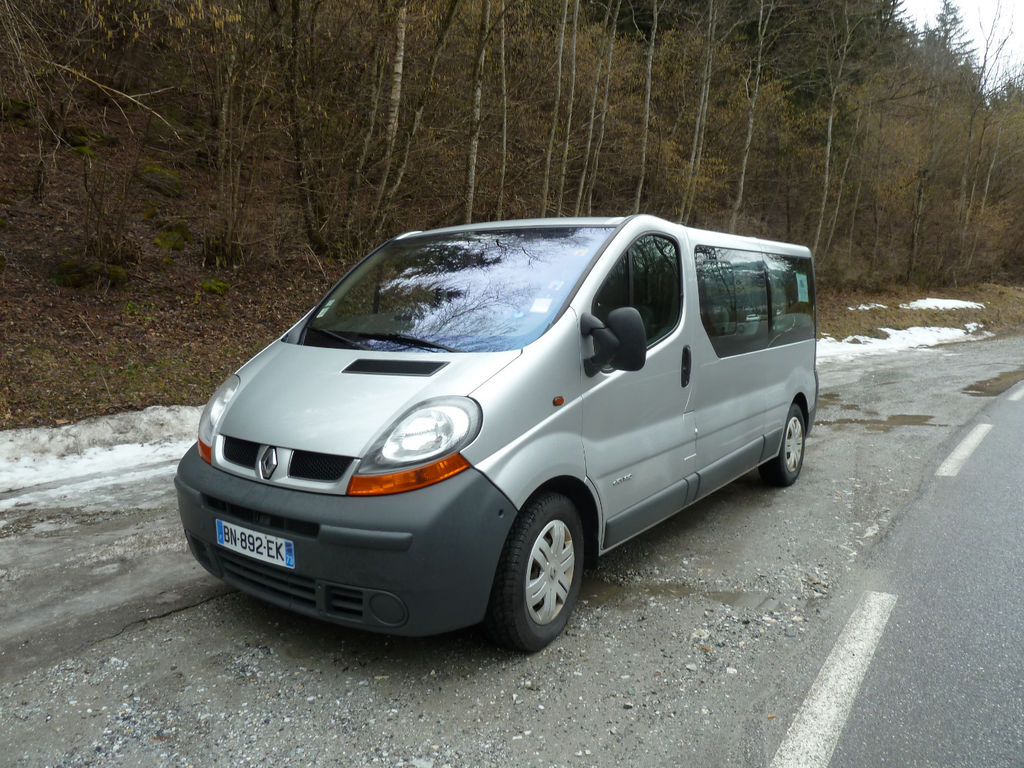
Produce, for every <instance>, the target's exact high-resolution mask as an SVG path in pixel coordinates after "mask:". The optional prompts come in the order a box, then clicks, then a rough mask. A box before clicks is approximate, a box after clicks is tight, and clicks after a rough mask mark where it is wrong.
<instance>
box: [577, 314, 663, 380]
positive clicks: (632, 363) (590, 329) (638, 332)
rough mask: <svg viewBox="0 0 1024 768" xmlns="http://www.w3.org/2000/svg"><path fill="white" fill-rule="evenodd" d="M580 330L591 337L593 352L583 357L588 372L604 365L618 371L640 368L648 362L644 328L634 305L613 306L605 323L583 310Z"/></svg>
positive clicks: (593, 371) (592, 374)
mask: <svg viewBox="0 0 1024 768" xmlns="http://www.w3.org/2000/svg"><path fill="white" fill-rule="evenodd" d="M580 330H581V332H582V333H583V335H584V336H590V337H592V338H593V339H594V356H593V357H590V358H588V359H586V360H584V361H583V371H584V373H586V374H587V376H594V375H596V374H597V372H598V371H600V370H601V369H602V368H604V367H605V366H607V365H610V366H611V367H612V368H615V369H616V370H619V371H639V370H640V369H641V368H643V367H644V364H645V363H646V362H647V332H646V331H645V330H644V321H643V319H642V318H641V317H640V313H639V312H638V311H637V310H636V308H635V307H619V308H617V309H613V310H612V311H611V312H609V313H608V321H607V323H602V322H601V321H600V320H598V319H597V318H596V317H594V316H593V315H591V314H590V313H586V314H584V315H583V317H582V318H580Z"/></svg>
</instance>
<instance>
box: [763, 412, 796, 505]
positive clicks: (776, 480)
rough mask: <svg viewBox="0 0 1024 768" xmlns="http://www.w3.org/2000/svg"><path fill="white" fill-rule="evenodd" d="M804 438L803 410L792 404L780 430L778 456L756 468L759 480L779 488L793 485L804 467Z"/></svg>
mask: <svg viewBox="0 0 1024 768" xmlns="http://www.w3.org/2000/svg"><path fill="white" fill-rule="evenodd" d="M806 437H807V422H806V420H805V419H804V412H803V409H802V408H800V406H799V405H797V404H796V403H793V404H792V405H791V406H789V415H787V416H786V424H785V426H784V427H783V429H782V445H780V446H779V453H778V455H777V456H776V457H775V458H774V459H771V460H770V461H766V462H765V463H764V464H762V465H761V466H759V467H758V468H757V469H758V471H759V472H760V473H761V479H762V480H764V481H765V482H766V483H768V484H769V485H777V486H779V487H780V488H785V487H786V486H789V485H792V484H793V483H795V482H796V479H797V478H798V477H799V476H800V469H801V468H802V467H803V465H804V441H805V439H806Z"/></svg>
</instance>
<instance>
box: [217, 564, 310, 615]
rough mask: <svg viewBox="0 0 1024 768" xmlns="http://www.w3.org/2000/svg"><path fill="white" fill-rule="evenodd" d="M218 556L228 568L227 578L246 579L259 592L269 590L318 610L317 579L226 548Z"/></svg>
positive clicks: (282, 598)
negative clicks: (251, 558)
mask: <svg viewBox="0 0 1024 768" xmlns="http://www.w3.org/2000/svg"><path fill="white" fill-rule="evenodd" d="M217 559H218V560H220V563H221V567H222V568H223V569H224V578H225V580H227V581H229V582H231V581H233V582H235V583H237V582H244V583H245V584H246V585H247V586H248V587H250V588H251V589H253V590H254V591H256V592H257V593H266V594H268V595H269V596H271V597H274V598H277V599H278V600H284V601H285V602H286V603H287V604H289V605H293V606H295V607H298V608H304V609H306V610H310V611H315V610H316V581H314V580H313V579H311V578H309V577H307V576H299V575H298V574H295V573H291V572H290V571H287V570H284V569H282V568H278V567H277V566H273V565H265V564H263V563H261V562H259V561H257V560H250V559H249V558H247V557H242V556H240V555H236V554H234V553H233V552H229V551H227V550H223V549H221V550H218V552H217Z"/></svg>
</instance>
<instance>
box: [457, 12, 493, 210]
mask: <svg viewBox="0 0 1024 768" xmlns="http://www.w3.org/2000/svg"><path fill="white" fill-rule="evenodd" d="M481 6H482V7H481V9H480V29H479V33H478V36H477V49H476V66H475V67H474V68H473V113H472V116H471V118H470V131H469V151H468V152H467V154H466V200H465V209H464V212H463V217H462V218H463V221H464V222H465V223H466V224H469V223H471V222H472V221H473V197H474V195H475V194H476V156H477V150H478V149H479V147H480V123H481V118H480V115H481V106H480V105H481V102H482V96H483V88H484V63H485V61H486V59H487V33H488V27H489V26H490V23H491V0H481Z"/></svg>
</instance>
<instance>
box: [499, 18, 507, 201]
mask: <svg viewBox="0 0 1024 768" xmlns="http://www.w3.org/2000/svg"><path fill="white" fill-rule="evenodd" d="M499 39H500V43H499V49H498V50H499V56H500V57H501V172H500V173H499V175H498V211H497V216H498V218H499V219H503V218H505V213H504V210H505V172H506V170H507V168H508V73H507V71H506V68H505V0H501V37H500V38H499Z"/></svg>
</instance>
